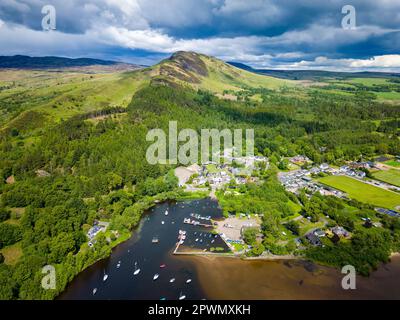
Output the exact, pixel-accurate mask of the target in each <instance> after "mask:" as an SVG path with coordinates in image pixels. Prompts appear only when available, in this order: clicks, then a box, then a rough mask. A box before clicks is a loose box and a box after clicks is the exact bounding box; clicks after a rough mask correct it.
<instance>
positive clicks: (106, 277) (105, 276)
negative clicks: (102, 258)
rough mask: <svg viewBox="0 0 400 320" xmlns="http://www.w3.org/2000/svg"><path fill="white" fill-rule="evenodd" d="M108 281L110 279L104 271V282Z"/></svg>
mask: <svg viewBox="0 0 400 320" xmlns="http://www.w3.org/2000/svg"><path fill="white" fill-rule="evenodd" d="M107 279H108V274H107V273H106V270H104V276H103V281H106V280H107Z"/></svg>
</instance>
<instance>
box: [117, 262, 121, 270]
mask: <svg viewBox="0 0 400 320" xmlns="http://www.w3.org/2000/svg"><path fill="white" fill-rule="evenodd" d="M120 267H121V261H118V263H117V269H119V268H120Z"/></svg>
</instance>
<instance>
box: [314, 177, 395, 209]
mask: <svg viewBox="0 0 400 320" xmlns="http://www.w3.org/2000/svg"><path fill="white" fill-rule="evenodd" d="M319 181H320V182H321V183H323V184H326V185H328V186H331V187H333V188H336V189H339V190H342V191H344V192H346V193H347V194H348V195H349V197H350V198H353V199H356V200H358V201H361V202H365V203H369V204H372V205H376V206H379V207H384V208H389V209H394V208H395V207H396V206H399V205H400V194H396V193H394V192H391V191H387V190H384V189H381V188H378V187H374V186H371V185H369V184H366V183H363V182H361V181H358V180H356V179H353V178H349V177H345V176H328V177H323V178H321V179H319Z"/></svg>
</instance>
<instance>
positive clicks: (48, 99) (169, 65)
mask: <svg viewBox="0 0 400 320" xmlns="http://www.w3.org/2000/svg"><path fill="white" fill-rule="evenodd" d="M5 72H8V73H7V77H6V76H5V75H4V74H3V76H2V77H1V82H0V112H1V117H2V122H1V124H2V130H1V137H0V150H1V152H0V176H1V185H0V188H1V189H0V191H1V194H2V196H1V208H0V212H1V214H0V218H1V223H0V249H3V248H5V249H7V248H10V247H12V248H13V254H14V259H13V260H12V263H10V262H8V261H6V263H4V262H3V263H1V264H0V298H1V299H35V298H48V299H51V298H54V297H55V296H57V294H58V293H59V292H61V291H62V290H63V289H64V288H65V285H66V284H67V283H68V282H69V281H71V279H72V278H73V277H74V276H75V275H76V274H77V273H78V272H80V271H81V270H83V269H84V268H86V267H88V266H89V265H91V264H92V263H94V262H95V261H97V260H98V259H101V258H104V257H106V256H107V255H108V254H109V253H110V250H111V247H113V246H115V245H116V244H117V243H119V242H121V241H123V240H125V239H127V237H129V234H130V231H131V230H132V228H134V227H135V226H136V225H137V224H138V222H139V220H140V217H141V214H142V212H143V210H144V209H146V208H148V207H150V206H151V205H152V204H153V201H154V199H167V198H169V199H175V198H179V197H181V196H184V195H183V191H182V190H179V189H178V188H177V179H176V178H175V176H174V175H173V173H172V171H171V169H173V168H172V167H169V166H160V165H157V166H152V165H149V164H148V163H147V162H146V160H145V153H146V149H147V146H148V145H149V144H148V143H147V142H146V139H145V136H146V133H147V132H148V130H150V129H153V128H163V129H165V130H166V129H167V128H168V122H169V121H171V120H176V121H177V122H178V129H182V128H193V129H195V130H197V131H199V130H200V129H201V128H219V129H222V128H232V129H233V128H243V129H245V128H254V129H255V140H256V141H255V147H256V152H257V153H259V154H262V155H264V156H267V157H269V159H270V162H271V163H272V165H273V168H274V169H275V170H276V168H277V167H279V166H280V164H281V162H282V159H283V157H289V156H295V155H297V154H304V155H306V156H308V157H309V158H310V159H311V160H313V161H314V162H316V163H323V162H328V163H331V164H336V165H340V164H342V163H343V161H345V160H358V159H361V158H362V159H370V158H372V157H374V156H376V155H381V154H387V153H388V154H399V152H400V141H399V130H398V127H399V126H398V121H399V119H398V117H399V115H400V103H399V101H396V100H392V101H391V102H387V101H383V100H379V99H376V97H374V94H373V93H371V92H370V91H368V89H365V88H364V89H362V90H355V91H354V92H349V93H347V94H342V93H340V92H336V91H335V90H323V89H315V88H313V87H309V86H305V85H304V83H302V82H296V81H289V80H282V79H276V78H272V77H267V76H262V75H254V74H251V73H249V72H246V71H243V70H239V69H237V68H235V67H232V66H229V65H227V64H224V63H223V62H222V61H219V60H216V59H214V58H210V57H206V56H203V55H197V54H195V53H182V52H181V53H177V54H175V55H173V56H172V57H171V58H170V59H167V60H165V61H163V62H161V63H160V64H158V65H156V66H153V67H150V68H147V69H143V70H138V71H135V72H124V73H121V72H118V73H112V74H102V73H96V74H86V73H77V72H73V73H68V72H62V73H58V74H56V75H54V74H48V73H44V72H39V71H37V72H35V73H28V74H29V77H25V76H21V73H20V72H21V71H13V72H14V73H12V71H5ZM1 73H2V72H1V71H0V74H1ZM10 75H11V76H12V77H11V78H10ZM10 79H11V80H10ZM44 83H45V84H46V85H45V86H44V85H43V84H44ZM263 178H264V179H265V181H266V182H265V185H263V186H262V187H260V188H262V189H255V188H256V187H255V186H248V189H246V191H245V193H246V195H247V198H246V199H247V201H246V202H243V203H242V205H244V206H247V207H250V206H252V205H253V204H254V199H255V198H257V204H258V205H259V207H258V208H259V210H261V211H263V212H265V215H266V217H270V216H271V215H270V213H271V212H273V213H274V214H277V215H282V217H283V216H288V215H290V214H291V213H293V212H292V209H290V208H288V207H287V203H288V202H289V201H290V202H291V203H292V204H293V203H295V204H297V205H298V206H300V207H301V206H304V205H305V203H302V202H301V201H300V200H299V199H297V198H296V197H295V196H293V195H289V194H287V193H286V191H284V190H283V188H281V187H280V186H279V185H278V184H277V181H276V171H268V172H264V173H263ZM273 191H274V192H273ZM224 201H225V204H226V205H230V206H234V205H236V204H235V203H234V202H233V201H234V200H232V199H224ZM325 201H327V200H319V199H313V200H311V204H309V206H312V205H314V206H315V207H323V208H326V207H327V208H329V207H330V206H331V204H330V203H329V201H328V202H325ZM282 203H285V205H282ZM353 205H355V206H358V209H359V210H364V209H365V208H364V207H363V206H362V205H361V204H353ZM337 206H338V207H340V205H339V204H338V205H337ZM285 210H287V212H286V213H284V211H285ZM338 210H339V209H338ZM365 210H369V209H368V208H367V209H365ZM339 213H340V212H339ZM339 213H338V214H339ZM266 219H267V218H266ZM268 219H269V218H268ZM95 220H106V221H109V222H110V230H113V231H116V232H115V233H112V232H111V231H110V232H109V233H106V234H104V235H101V237H99V239H98V241H97V242H96V243H95V245H94V249H92V248H90V247H89V246H88V245H87V239H86V232H87V230H88V229H89V228H90V226H92V225H93V223H94V221H95ZM266 221H270V220H266ZM265 225H271V223H270V224H268V223H265ZM387 225H388V226H389V227H388V228H389V229H388V230H389V231H385V233H384V235H383V236H376V238H377V241H376V243H381V242H384V241H383V240H382V239H386V240H387V239H389V240H388V243H389V244H388V248H386V247H385V252H384V253H383V258H382V257H381V256H380V255H379V254H376V255H374V258H373V262H374V263H376V262H377V261H380V260H384V258H386V257H387V254H388V252H389V251H390V250H389V249H391V248H392V247H395V246H396V245H397V242H396V241H397V238H396V237H397V233H398V228H399V226H398V225H396V224H394V223H393V224H391V222H390V223H389V222H387ZM265 232H266V233H267V232H268V229H265ZM392 236H393V238H391V237H392ZM364 240H365V234H362V235H360V236H359V241H358V242H357V248H362V249H363V250H368V249H367V248H368V245H364V243H363V241H364ZM381 240H382V241H381ZM370 241H371V243H373V239H372V240H370ZM392 241H393V242H392ZM391 246H392V247H391ZM389 247H390V248H389ZM348 250H350V249H348ZM321 255H322V254H320V253H319V252H311V253H310V257H313V258H315V260H321V261H322V260H323V262H326V261H327V260H328V259H325V260H324V259H323V258H321ZM371 255H373V254H371ZM345 258H346V259H347V258H348V257H345ZM352 258H354V257H352ZM381 258H382V259H381ZM354 259H355V258H354ZM374 263H371V264H370V265H368V266H367V267H365V266H366V263H364V262H362V263H360V264H362V265H363V266H364V267H365V270H367V271H366V272H365V273H368V271H369V270H370V267H371V266H374V265H375V264H374ZM46 264H53V265H56V266H57V271H58V274H59V275H60V278H59V281H58V282H57V289H56V290H55V291H46V290H43V289H42V288H41V286H40V281H41V278H42V274H41V267H42V266H44V265H46ZM331 264H334V265H340V262H338V261H336V260H335V261H334V263H331Z"/></svg>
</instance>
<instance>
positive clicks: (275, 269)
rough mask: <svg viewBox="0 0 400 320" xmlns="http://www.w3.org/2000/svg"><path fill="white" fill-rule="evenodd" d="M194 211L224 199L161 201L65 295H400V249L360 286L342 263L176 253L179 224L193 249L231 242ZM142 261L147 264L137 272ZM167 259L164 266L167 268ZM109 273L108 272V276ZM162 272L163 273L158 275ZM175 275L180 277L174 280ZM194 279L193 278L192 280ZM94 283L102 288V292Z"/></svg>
mask: <svg viewBox="0 0 400 320" xmlns="http://www.w3.org/2000/svg"><path fill="white" fill-rule="evenodd" d="M166 210H168V215H165V211H166ZM191 213H196V214H200V215H201V216H211V217H213V218H219V217H221V216H222V213H221V210H220V209H219V208H218V203H217V202H216V201H213V200H210V199H202V200H195V201H188V202H178V203H173V202H167V203H163V204H159V205H157V206H156V207H154V208H153V209H151V210H149V211H148V212H147V214H146V215H144V218H143V219H142V222H141V224H140V226H139V228H138V230H136V231H135V232H134V235H133V236H132V237H131V238H130V239H129V240H128V241H127V242H125V243H123V244H121V245H119V246H118V247H116V248H115V249H114V250H113V253H112V255H111V256H110V257H109V258H107V259H104V260H102V261H99V262H98V263H96V264H94V265H93V266H91V267H89V268H88V269H86V270H84V271H83V272H81V273H80V274H79V275H78V276H77V277H76V278H75V279H74V280H73V281H72V282H71V283H70V285H69V286H68V287H67V289H66V290H65V292H64V293H62V294H61V295H60V297H59V298H60V299H124V300H127V299H154V300H159V299H167V300H170V299H178V297H179V296H180V295H185V296H186V298H187V299H399V298H400V258H399V257H394V258H393V259H392V262H391V263H389V264H386V265H382V266H381V267H380V268H379V269H378V270H377V271H376V272H374V273H373V274H372V275H371V276H370V277H369V278H364V277H357V289H356V290H347V291H346V290H343V289H342V287H341V279H342V277H343V275H342V274H341V273H340V272H339V271H338V270H336V269H333V268H327V267H322V266H317V265H315V264H312V263H307V262H303V261H262V260H256V261H242V260H240V259H236V258H228V257H209V256H183V255H173V254H172V253H173V250H174V249H175V247H176V243H177V241H178V240H177V237H178V232H179V230H186V231H187V239H186V240H185V249H186V250H187V249H188V248H190V249H191V250H193V249H196V250H197V251H202V250H204V249H207V250H209V249H210V248H211V247H215V248H216V247H219V248H220V250H225V249H226V246H224V243H223V242H222V240H221V239H220V238H219V237H217V238H215V235H213V234H211V233H210V229H208V228H204V227H198V226H192V225H187V224H184V223H183V219H184V218H189V217H190V214H191ZM162 222H164V223H162ZM154 237H157V238H158V240H159V242H158V243H157V244H155V243H152V239H153V238H154ZM196 240H197V241H196ZM119 261H120V263H121V264H120V268H117V264H118V262H119ZM135 262H137V266H138V268H140V269H141V271H140V273H139V274H138V275H136V276H135V275H134V274H133V273H134V271H135ZM162 264H165V265H166V266H165V268H160V266H161V265H162ZM104 273H106V274H108V279H107V280H106V281H103V276H104ZM156 273H158V274H159V278H158V279H157V280H155V281H154V280H153V276H154V274H156ZM171 278H175V279H176V280H175V282H173V283H171V282H170V279H171ZM188 279H191V282H190V283H186V281H187V280H188ZM94 288H97V292H96V294H95V295H93V289H94Z"/></svg>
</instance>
